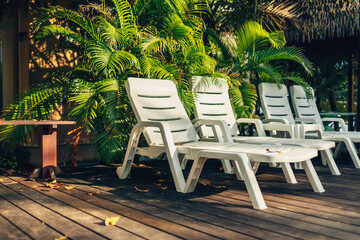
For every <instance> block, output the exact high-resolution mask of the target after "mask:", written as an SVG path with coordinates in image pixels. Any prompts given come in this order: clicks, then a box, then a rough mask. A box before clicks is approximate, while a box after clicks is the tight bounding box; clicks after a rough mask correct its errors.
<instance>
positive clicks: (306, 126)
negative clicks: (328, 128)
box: [299, 124, 322, 139]
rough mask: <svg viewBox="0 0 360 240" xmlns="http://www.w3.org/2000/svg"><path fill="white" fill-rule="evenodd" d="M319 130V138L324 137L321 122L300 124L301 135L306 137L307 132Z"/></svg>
mask: <svg viewBox="0 0 360 240" xmlns="http://www.w3.org/2000/svg"><path fill="white" fill-rule="evenodd" d="M314 131H315V132H317V134H318V138H319V139H322V127H321V125H320V124H300V125H299V137H300V138H305V135H306V133H307V132H314Z"/></svg>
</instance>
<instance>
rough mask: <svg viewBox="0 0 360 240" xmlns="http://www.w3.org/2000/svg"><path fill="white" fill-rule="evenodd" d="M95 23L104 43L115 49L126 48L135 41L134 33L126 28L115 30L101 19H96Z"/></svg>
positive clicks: (115, 28) (114, 27) (113, 26)
mask: <svg viewBox="0 0 360 240" xmlns="http://www.w3.org/2000/svg"><path fill="white" fill-rule="evenodd" d="M96 23H97V26H98V29H99V30H100V32H101V35H102V37H103V38H104V39H105V41H106V42H107V43H108V44H109V45H111V46H114V47H116V48H126V47H127V46H129V45H130V44H133V42H134V41H135V39H136V31H135V30H134V29H128V28H117V27H116V26H115V25H113V24H112V23H110V22H108V21H107V20H106V19H105V18H103V17H97V18H96Z"/></svg>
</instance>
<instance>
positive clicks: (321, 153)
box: [320, 151, 327, 166]
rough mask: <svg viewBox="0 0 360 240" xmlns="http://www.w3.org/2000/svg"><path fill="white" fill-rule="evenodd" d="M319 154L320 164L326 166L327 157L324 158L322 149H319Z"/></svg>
mask: <svg viewBox="0 0 360 240" xmlns="http://www.w3.org/2000/svg"><path fill="white" fill-rule="evenodd" d="M320 155H321V164H322V165H323V166H326V161H327V159H326V156H325V153H324V152H323V151H320Z"/></svg>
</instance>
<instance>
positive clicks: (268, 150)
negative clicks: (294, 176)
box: [266, 148, 282, 154]
mask: <svg viewBox="0 0 360 240" xmlns="http://www.w3.org/2000/svg"><path fill="white" fill-rule="evenodd" d="M266 152H268V153H278V154H281V153H282V152H281V151H271V150H270V149H268V148H267V149H266Z"/></svg>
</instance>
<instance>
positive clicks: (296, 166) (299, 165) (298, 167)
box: [294, 162, 304, 169]
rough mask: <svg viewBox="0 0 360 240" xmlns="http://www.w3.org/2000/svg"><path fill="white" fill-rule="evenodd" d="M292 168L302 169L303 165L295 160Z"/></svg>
mask: <svg viewBox="0 0 360 240" xmlns="http://www.w3.org/2000/svg"><path fill="white" fill-rule="evenodd" d="M294 168H295V169H304V167H303V166H302V164H301V162H296V163H294Z"/></svg>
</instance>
